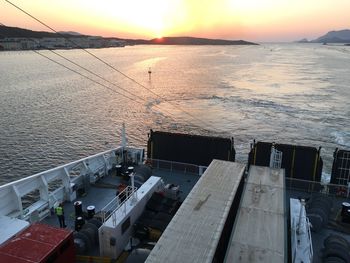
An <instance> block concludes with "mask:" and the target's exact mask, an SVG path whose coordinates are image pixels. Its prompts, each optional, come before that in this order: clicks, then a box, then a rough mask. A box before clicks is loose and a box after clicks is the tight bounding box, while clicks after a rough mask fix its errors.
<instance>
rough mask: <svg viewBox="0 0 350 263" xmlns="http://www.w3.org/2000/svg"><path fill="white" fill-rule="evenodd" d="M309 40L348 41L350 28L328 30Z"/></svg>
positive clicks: (325, 41)
mask: <svg viewBox="0 0 350 263" xmlns="http://www.w3.org/2000/svg"><path fill="white" fill-rule="evenodd" d="M311 42H315V43H350V30H349V29H344V30H339V31H330V32H328V33H327V34H325V35H324V36H321V37H319V38H317V39H315V40H312V41H311Z"/></svg>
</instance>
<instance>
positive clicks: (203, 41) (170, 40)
mask: <svg viewBox="0 0 350 263" xmlns="http://www.w3.org/2000/svg"><path fill="white" fill-rule="evenodd" d="M149 44H156V45H258V44H256V43H252V42H248V41H244V40H223V39H208V38H196V37H163V38H155V39H151V40H150V41H149Z"/></svg>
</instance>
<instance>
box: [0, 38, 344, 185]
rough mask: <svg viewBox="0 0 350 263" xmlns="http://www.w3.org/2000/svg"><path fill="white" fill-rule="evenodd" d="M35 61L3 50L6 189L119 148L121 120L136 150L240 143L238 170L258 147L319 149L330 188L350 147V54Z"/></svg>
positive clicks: (219, 51)
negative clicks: (193, 139)
mask: <svg viewBox="0 0 350 263" xmlns="http://www.w3.org/2000/svg"><path fill="white" fill-rule="evenodd" d="M38 52H40V54H41V55H39V54H37V53H35V52H33V51H12V52H0V185H2V184H5V183H7V182H11V181H13V180H17V179H20V178H23V177H26V176H29V175H32V174H35V173H38V172H41V171H45V170H47V169H50V168H54V167H56V166H58V165H62V164H65V163H68V162H71V161H74V160H77V159H80V158H83V157H86V156H89V155H92V154H96V153H98V152H101V151H105V150H108V149H111V148H113V147H116V146H118V145H120V142H121V127H122V124H123V123H125V126H126V132H127V136H128V143H129V144H130V145H134V146H142V147H145V146H146V144H147V138H148V133H149V131H150V129H153V130H161V131H170V132H182V133H190V134H201V135H211V136H222V137H233V138H234V142H235V149H236V152H237V155H236V160H237V161H241V162H246V161H247V156H248V152H249V150H250V145H251V143H252V142H253V140H256V141H268V142H276V143H291V144H297V145H305V146H313V147H317V148H318V147H322V150H321V155H322V158H323V161H324V167H323V179H324V180H327V179H329V175H330V173H331V167H332V160H333V152H334V150H335V149H336V148H339V149H347V150H350V125H349V119H350V103H349V101H350V86H349V85H350V47H349V46H341V45H321V44H301V43H300V44H296V43H293V44H275V43H269V44H267V43H264V44H260V45H258V46H255V45H254V46H127V47H123V48H107V49H89V52H90V53H92V54H94V55H95V56H97V57H98V58H100V60H98V59H96V58H95V57H94V56H91V55H90V54H88V53H87V52H85V51H83V50H56V51H55V52H57V53H58V54H59V55H60V56H57V55H56V54H54V53H52V52H50V51H47V50H46V51H38ZM42 55H44V56H45V57H44V56H42ZM64 58H67V59H69V60H70V61H73V62H74V63H75V64H72V63H71V62H69V61H67V60H65V59H64ZM77 65H79V66H81V67H84V68H85V69H87V70H88V71H86V70H84V69H82V68H80V67H78V66H77ZM149 70H150V71H151V74H149V73H148V71H149Z"/></svg>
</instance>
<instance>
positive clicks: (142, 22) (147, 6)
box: [109, 0, 172, 38]
mask: <svg viewBox="0 0 350 263" xmlns="http://www.w3.org/2000/svg"><path fill="white" fill-rule="evenodd" d="M171 12H172V10H171V5H170V1H164V0H149V1H140V0H128V1H123V2H119V1H118V2H117V3H116V2H114V1H113V4H112V10H110V11H109V16H110V17H111V18H112V19H114V20H116V21H117V22H118V23H120V22H121V23H123V24H124V25H125V26H127V27H131V28H139V29H141V30H142V31H144V32H147V34H149V35H150V37H158V38H159V37H162V36H163V34H164V33H165V30H166V27H167V25H166V20H167V19H166V18H167V16H169V15H170V13H171Z"/></svg>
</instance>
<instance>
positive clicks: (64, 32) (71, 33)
mask: <svg viewBox="0 0 350 263" xmlns="http://www.w3.org/2000/svg"><path fill="white" fill-rule="evenodd" d="M58 33H60V34H64V35H72V36H82V34H80V33H78V32H74V31H59V32H58Z"/></svg>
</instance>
